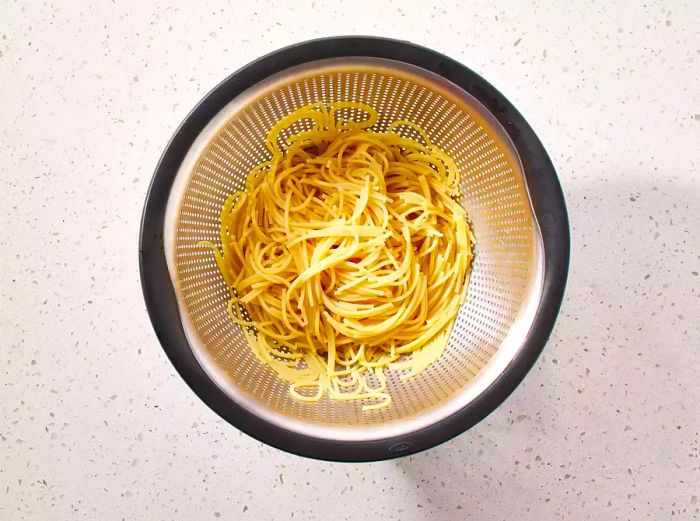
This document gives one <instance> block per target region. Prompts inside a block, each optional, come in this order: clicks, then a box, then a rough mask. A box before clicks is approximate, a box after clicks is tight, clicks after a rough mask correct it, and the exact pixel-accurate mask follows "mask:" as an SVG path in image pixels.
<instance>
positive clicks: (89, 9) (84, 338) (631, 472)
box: [0, 0, 700, 521]
mask: <svg viewBox="0 0 700 521" xmlns="http://www.w3.org/2000/svg"><path fill="white" fill-rule="evenodd" d="M624 3H626V4H627V5H626V6H625V5H619V6H613V5H611V4H612V2H597V3H594V4H590V5H583V3H581V2H577V4H581V5H580V7H578V8H577V9H574V8H572V7H569V6H568V4H570V2H546V1H542V2H538V3H533V4H528V5H526V3H525V2H520V1H517V2H516V1H511V2H506V3H505V4H506V5H503V6H501V7H498V8H493V7H489V6H488V5H486V4H487V3H483V5H482V3H481V2H469V3H464V2H450V3H442V4H441V7H439V8H431V7H429V6H428V4H427V3H426V2H403V3H402V7H401V8H397V7H392V6H391V4H392V3H390V2H368V3H365V2H359V1H358V2H342V3H341V2H336V3H328V4H326V3H324V2H322V1H321V0H316V1H314V2H311V1H306V2H304V1H298V2H293V3H291V4H289V5H288V6H285V5H282V4H280V3H275V5H274V6H273V5H272V4H270V5H263V4H260V3H259V4H258V5H257V6H255V5H253V3H250V4H243V3H240V2H209V1H205V2H191V3H190V5H189V7H184V4H185V3H184V2H172V3H170V4H169V5H166V4H164V3H160V5H156V4H157V3H156V2H141V1H128V2H113V3H108V2H90V1H71V2H68V1H65V2H64V1H48V2H38V1H37V2H13V1H9V2H5V3H4V5H3V7H2V8H1V9H0V78H1V80H0V266H1V268H2V269H1V270H0V332H1V334H0V519H1V520H3V521H6V520H7V521H12V520H23V519H32V520H34V519H36V520H49V519H50V520H63V519H90V520H101V521H107V520H122V519H124V520H141V519H143V520H174V519H185V520H204V519H228V520H240V519H251V520H252V519H255V520H267V519H276V520H282V519H290V518H293V519H299V520H316V519H319V520H320V519H323V520H324V521H335V520H345V519H358V514H360V513H361V516H360V518H362V519H367V520H374V519H382V520H390V519H396V520H402V521H411V520H423V519H436V520H440V521H452V520H465V519H474V520H496V519H498V520H501V519H502V520H510V519H537V520H542V519H567V520H570V519H596V520H600V519H606V520H607V519H634V520H636V519H654V520H659V519H672V518H673V519H694V518H698V517H699V516H700V514H699V511H700V510H699V509H700V453H699V447H698V438H699V437H700V432H699V431H700V411H699V409H700V406H699V404H700V383H699V382H700V379H699V377H698V375H700V329H699V325H698V324H699V322H700V276H699V275H698V272H699V271H700V257H699V254H700V234H699V233H698V227H699V226H700V174H699V173H698V171H699V170H700V81H699V79H700V4H699V3H698V2H693V1H688V2H680V1H668V2H666V3H657V2H651V1H649V2H646V3H645V5H644V6H642V5H641V2H622V4H624ZM488 4H490V2H488ZM343 33H355V34H357V33H364V34H377V35H385V36H392V37H397V38H402V39H408V40H412V41H415V42H417V43H421V44H424V45H427V46H429V47H433V48H435V49H437V50H439V51H442V52H445V53H447V54H449V55H451V56H453V57H454V58H457V59H459V60H461V61H463V62H464V63H465V64H466V65H468V66H470V67H472V68H473V69H475V70H476V71H477V72H479V73H481V74H482V75H483V76H485V77H486V78H487V79H488V80H489V81H491V82H492V83H493V84H494V85H496V87H497V88H499V89H500V90H501V91H502V92H503V93H504V94H505V95H506V96H507V97H509V98H510V99H511V101H513V102H514V103H515V105H516V106H517V107H518V108H519V109H520V110H521V111H522V112H523V114H524V115H525V117H526V118H527V119H528V120H529V122H530V124H531V125H532V126H533V128H534V129H535V130H536V131H537V133H538V134H539V136H540V138H541V139H542V141H543V142H544V144H545V146H546V147H547V149H548V150H549V152H550V154H551V156H552V159H553V161H554V163H555V166H556V167H557V170H558V172H559V175H560V178H561V181H562V184H563V187H564V191H565V194H566V197H567V201H568V205H569V211H570V218H571V223H572V239H573V245H572V264H571V274H570V282H569V286H568V290H567V296H566V301H565V303H564V306H563V309H562V312H561V315H560V318H559V322H558V323H557V326H556V328H555V331H554V334H553V336H552V339H551V340H550V342H549V344H548V346H547V348H546V350H545V352H544V355H543V356H542V357H541V358H540V360H539V361H538V363H537V365H536V366H535V369H534V370H533V371H532V372H531V373H530V374H529V375H528V377H527V378H526V380H525V382H524V383H523V385H522V386H520V387H519V388H518V389H517V390H516V392H515V393H514V394H513V395H512V396H511V397H510V398H509V399H508V400H507V401H506V402H505V403H504V404H503V405H502V406H501V407H500V408H499V409H498V410H497V411H496V412H494V413H493V414H491V415H490V416H489V417H488V418H487V419H486V420H485V421H483V422H482V423H481V424H479V425H478V426H476V427H475V428H473V429H472V430H471V431H469V432H467V433H466V434H464V435H462V436H460V437H458V438H457V439H455V440H453V441H451V442H449V443H447V444H445V445H443V446H441V447H438V448H436V449H433V450H430V451H428V452H425V453H422V454H419V455H416V456H413V457H409V458H406V459H400V460H397V461H391V462H384V463H378V464H364V465H349V464H331V463H321V462H315V461H310V460H306V459H302V458H299V457H295V456H291V455H287V454H285V453H282V452H279V451H277V450H274V449H271V448H268V447H266V446H263V445H261V444H260V443H258V442H256V441H254V440H252V439H250V438H248V437H247V436H245V435H243V434H241V433H239V432H238V431H236V430H235V429H234V428H233V427H231V426H229V425H228V424H226V423H224V422H223V421H222V420H220V419H219V418H218V417H217V416H216V415H215V414H214V413H213V412H212V411H210V410H209V409H208V408H207V407H206V406H205V405H204V404H203V403H201V402H200V401H199V400H198V399H197V398H196V397H195V396H194V394H193V393H192V392H191V391H190V390H189V389H188V388H187V386H186V385H185V384H184V382H183V381H182V380H181V379H180V378H179V377H178V376H177V375H176V374H175V372H174V370H173V368H172V366H171V365H170V363H169V362H168V360H167V359H166V357H165V355H164V354H163V351H162V349H161V348H160V346H159V344H158V342H157V340H156V338H155V335H154V333H153V331H152V329H151V325H150V323H149V321H148V318H147V315H146V311H145V307H144V303H143V299H142V296H141V288H140V284H139V273H138V264H137V237H138V231H139V218H140V214H141V208H142V204H143V200H144V195H145V191H146V188H147V186H148V182H149V179H150V177H151V173H152V171H153V168H154V166H155V164H156V161H157V159H158V157H159V154H160V152H161V150H162V149H163V147H164V145H165V143H166V142H167V140H168V139H169V137H170V135H171V134H172V132H173V131H174V129H175V128H176V126H177V125H178V124H179V122H180V121H181V120H182V119H183V117H184V116H185V115H186V113H187V112H188V111H189V109H190V108H191V107H192V106H193V105H194V104H195V103H196V102H197V101H198V100H199V99H200V98H201V97H202V96H203V95H204V94H205V93H206V92H207V91H208V90H209V89H210V88H212V87H213V86H214V85H215V84H216V83H217V82H219V81H220V80H221V79H222V78H224V77H225V76H226V75H228V74H229V73H230V72H232V71H233V70H235V69H236V68H238V67H239V66H241V65H243V64H245V63H246V62H248V61H250V60H251V59H253V58H255V57H257V56H259V55H261V54H263V53H266V52H268V51H271V50H273V49H275V48H278V47H280V46H283V45H286V44H289V43H293V42H295V41H299V40H304V39H308V38H312V37H316V36H322V35H329V34H343Z"/></svg>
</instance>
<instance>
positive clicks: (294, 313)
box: [206, 102, 474, 410]
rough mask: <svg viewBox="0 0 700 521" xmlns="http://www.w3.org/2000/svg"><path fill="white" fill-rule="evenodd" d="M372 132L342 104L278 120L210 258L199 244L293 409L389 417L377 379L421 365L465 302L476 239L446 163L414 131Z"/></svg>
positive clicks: (364, 116) (382, 383) (433, 355)
mask: <svg viewBox="0 0 700 521" xmlns="http://www.w3.org/2000/svg"><path fill="white" fill-rule="evenodd" d="M377 121H378V114H377V111H375V110H374V109H373V108H371V107H369V106H367V105H364V104H360V103H352V102H342V103H335V104H333V105H331V106H330V107H327V106H324V105H322V104H313V105H309V106H306V107H303V108H301V109H299V110H296V111H294V112H292V113H291V114H289V115H288V116H286V117H285V118H283V119H282V120H281V121H279V122H278V123H277V124H276V125H274V126H273V127H272V129H271V130H270V132H269V134H268V136H267V141H266V144H267V147H268V149H269V150H270V153H271V156H272V157H271V159H270V160H269V161H266V162H264V163H261V164H260V165H258V166H256V167H255V168H253V169H252V171H251V172H250V174H249V175H248V178H247V180H246V187H245V190H244V191H239V192H236V193H234V194H232V195H231V196H230V197H229V198H228V199H227V200H226V202H225V203H224V206H223V209H222V211H221V216H220V219H221V229H220V235H221V249H219V248H217V247H216V246H215V245H214V244H211V243H206V244H207V245H208V246H209V247H211V248H213V249H214V255H215V259H216V262H217V264H218V267H219V269H220V271H221V274H222V276H223V278H224V280H225V281H226V284H227V286H228V288H229V291H230V295H231V298H230V301H229V305H228V313H229V315H230V317H231V320H233V321H234V322H235V323H236V324H238V325H240V326H241V328H242V331H243V332H244V334H245V336H246V338H247V340H248V343H249V345H250V347H251V349H252V351H253V353H254V354H255V356H256V357H257V358H258V359H259V360H260V361H261V362H263V363H265V364H267V365H268V366H269V367H270V368H271V369H272V370H274V371H275V372H276V373H277V374H278V375H279V377H280V378H281V379H283V380H285V381H287V382H289V383H290V389H289V391H290V393H291V394H292V396H294V397H295V398H297V399H299V400H303V401H317V400H320V399H321V398H322V397H323V396H324V394H326V393H327V394H328V396H329V397H330V398H331V399H335V400H356V399H370V400H369V401H368V402H367V403H366V404H365V405H363V410H372V409H380V408H383V407H386V406H388V405H389V404H390V403H391V396H390V394H389V392H388V389H387V378H386V375H385V371H386V370H397V371H403V372H404V373H403V375H402V378H408V377H412V376H415V375H417V374H419V373H420V372H422V371H423V370H425V369H426V368H427V367H428V366H430V364H432V363H433V362H434V361H435V360H436V359H437V358H438V357H439V356H440V355H441V354H442V353H443V351H444V350H445V348H446V346H447V341H448V337H449V333H450V330H451V327H452V324H453V323H454V320H455V318H456V315H457V312H458V310H459V307H460V305H461V304H462V303H463V301H464V299H465V297H466V288H467V282H468V278H469V272H470V268H471V262H472V259H473V253H472V242H473V240H474V239H473V236H472V234H471V231H470V230H469V227H468V226H467V216H466V213H465V211H464V209H463V208H462V206H461V205H460V204H459V203H458V202H456V200H455V198H456V196H457V195H458V191H457V184H458V181H459V171H458V169H457V166H456V164H455V162H454V161H453V160H452V159H451V158H450V157H449V156H448V155H447V154H446V153H445V152H444V151H442V150H441V149H440V148H438V147H437V146H435V145H434V144H432V143H431V142H430V139H429V138H428V136H427V135H426V134H425V132H423V130H422V129H421V128H420V127H419V126H418V125H416V124H414V123H412V122H410V121H396V122H394V123H393V124H391V125H390V126H389V127H388V129H387V131H386V132H378V131H376V130H372V129H371V128H372V127H373V126H374V125H375V124H376V123H377ZM406 136H412V137H406Z"/></svg>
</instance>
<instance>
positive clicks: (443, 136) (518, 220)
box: [140, 37, 569, 461]
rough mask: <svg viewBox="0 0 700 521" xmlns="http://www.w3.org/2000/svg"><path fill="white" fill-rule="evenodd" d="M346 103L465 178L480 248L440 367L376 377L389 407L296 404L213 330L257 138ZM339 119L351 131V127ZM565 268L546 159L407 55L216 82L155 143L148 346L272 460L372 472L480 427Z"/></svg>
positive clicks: (538, 332) (522, 368)
mask: <svg viewBox="0 0 700 521" xmlns="http://www.w3.org/2000/svg"><path fill="white" fill-rule="evenodd" d="M337 101H356V102H362V103H366V104H369V105H371V106H373V107H375V108H376V109H377V110H378V112H379V121H378V122H377V124H376V126H375V128H376V129H377V130H380V131H381V130H386V128H387V126H388V125H389V124H390V123H392V122H393V121H395V120H406V119H407V120H411V121H414V122H415V123H417V124H419V125H420V126H421V127H422V128H423V129H425V131H426V133H427V134H428V135H429V137H430V139H431V140H432V141H433V142H434V143H436V144H437V145H439V146H440V147H442V148H443V149H444V150H446V151H447V152H448V153H450V154H451V155H452V157H453V158H454V159H455V161H456V162H457V165H458V166H459V168H460V171H461V175H462V178H461V183H460V189H461V202H462V204H463V205H464V207H465V208H466V210H467V212H468V214H469V217H470V219H471V222H472V226H473V231H474V234H475V237H476V257H475V260H474V265H473V270H472V275H471V280H470V283H469V290H468V297H467V300H466V302H465V304H464V305H463V306H462V308H461V310H460V312H459V315H458V318H457V320H456V323H455V325H454V328H453V330H452V333H451V336H450V340H449V345H448V347H447V349H446V351H445V353H444V354H443V355H442V356H441V357H440V359H439V360H438V361H437V362H435V363H434V364H433V365H432V366H431V367H430V368H429V369H427V370H426V371H425V372H423V373H422V374H420V375H419V376H417V377H415V378H412V379H407V380H402V379H401V378H400V377H399V375H397V374H392V373H391V372H389V373H388V389H389V392H390V393H391V395H392V397H393V403H392V405H391V406H390V407H389V408H386V409H381V410H377V411H367V412H363V411H362V402H361V401H342V402H341V401H332V400H329V399H328V398H327V397H324V398H323V399H322V400H321V401H320V402H317V403H308V402H301V401H298V400H295V399H294V398H292V397H291V396H290V395H289V393H288V384H286V383H285V382H283V381H281V380H279V379H278V378H277V376H276V375H275V373H274V372H273V371H272V370H270V369H269V368H268V367H266V366H265V365H263V364H261V363H260V362H258V361H257V360H256V359H255V357H254V355H253V354H252V352H251V350H250V349H249V347H248V346H247V344H246V341H245V339H244V336H243V335H242V332H241V330H240V329H239V328H238V326H236V325H234V324H233V323H232V322H231V320H230V319H229V317H228V315H227V313H226V304H227V301H228V293H227V290H226V287H225V284H224V282H223V280H222V278H221V276H220V274H219V272H218V269H217V266H216V263H215V262H214V259H213V256H212V253H211V251H210V250H208V249H207V248H202V247H201V246H199V245H198V242H199V241H201V240H209V241H213V242H218V240H219V234H218V230H219V219H218V216H219V212H220V210H221V207H222V205H223V202H224V200H225V199H226V197H227V196H228V195H229V194H230V193H231V192H232V191H235V190H240V189H241V188H242V187H243V183H244V180H245V177H246V175H247V173H248V172H249V171H250V169H251V168H252V167H253V166H255V165H256V164H258V163H260V162H261V161H264V160H267V159H269V153H268V151H267V149H266V147H265V135H266V134H267V132H268V130H269V129H270V128H271V127H272V125H273V124H274V123H275V122H276V121H278V120H279V119H280V118H282V117H283V116H284V115H286V114H288V113H289V112H291V111H293V110H294V109H296V108H299V107H301V106H304V105H307V104H309V103H313V102H323V103H326V104H331V103H333V102H337ZM349 116H351V117H352V114H349ZM568 262H569V228H568V221H567V214H566V207H565V204H564V199H563V195H562V192H561V188H560V186H559V182H558V180H557V177H556V173H555V171H554V168H553V166H552V164H551V162H550V160H549V158H548V157H547V154H546V152H545V150H544V148H543V146H542V144H541V143H540V141H539V140H538V139H537V137H536V136H535V134H534V132H533V131H532V129H531V128H530V127H529V126H528V124H527V123H526V122H525V120H524V119H523V117H522V116H521V115H520V114H519V113H518V112H517V110H516V109H515V108H514V107H513V106H512V105H511V104H510V103H509V102H508V101H507V100H506V99H505V98H504V97H503V96H502V95H501V94H500V93H499V92H498V91H497V90H496V89H494V88H493V87H492V86H491V85H490V84H489V83H487V82H486V81H485V80H483V79H482V78H481V77H479V76H478V75H477V74H475V73H474V72H472V71H471V70H469V69H467V68H466V67H464V66H463V65H461V64H459V63H457V62H455V61H454V60H451V59H449V58H447V57H445V56H443V55H441V54H438V53H436V52H434V51H431V50H429V49H425V48H423V47H419V46H416V45H413V44H410V43H406V42H401V41H395V40H388V39H380V38H366V37H343V38H330V39H322V40H314V41H310V42H306V43H301V44H298V45H294V46H292V47H287V48H285V49H282V50H279V51H276V52H273V53H272V54H269V55H267V56H265V57H263V58H261V59H259V60H257V61H255V62H253V63H251V64H250V65H248V66H246V67H244V68H243V69H241V70H239V71H238V72H236V73H234V74H232V75H231V76H229V77H228V78H227V79H226V80H225V81H224V82H223V83H221V84H220V85H219V86H217V87H216V88H215V89H214V90H213V91H212V92H210V93H209V94H208V95H207V96H206V97H205V98H204V99H203V100H202V101H201V102H200V103H199V105H197V106H196V107H195V108H194V110H193V111H192V112H191V113H190V114H189V115H188V116H187V118H186V119H185V121H184V122H183V123H182V125H181V126H180V128H179V129H178V130H177V132H176V133H175V135H174V136H173V138H172V140H171V141H170V143H169V144H168V146H167V148H166V150H165V152H164V154H163V156H162V158H161V159H160V162H159V164H158V167H157V168H156V172H155V175H154V177H153V181H152V183H151V186H150V189H149V192H148V196H147V200H146V206H145V209H144V214H143V221H142V225H141V237H140V267H141V279H142V284H143V291H144V294H145V299H146V306H147V308H148V311H149V313H150V317H151V321H152V323H153V326H154V328H155V330H156V333H157V335H158V338H159V340H160V342H161V344H162V346H163V348H164V350H165V352H166V353H167V355H168V357H169V358H170V360H171V361H172V363H173V364H174V366H175V368H176V369H177V371H178V372H179V373H180V375H182V377H183V378H184V380H185V381H186V382H187V383H188V384H189V385H190V387H191V388H192V389H193V390H194V391H195V392H196V393H197V394H198V395H199V396H200V398H201V399H202V400H204V402H206V403H207V404H208V405H209V406H210V407H211V408H212V409H213V410H214V411H216V412H217V413H218V414H219V415H220V416H221V417H223V418H224V419H226V420H227V421H229V422H230V423H231V424H233V425H235V426H236V427H238V428H239V429H241V430H242V431H244V432H246V433H248V434H249V435H251V436H253V437H255V438H257V439H259V440H261V441H263V442H265V443H268V444H270V445H273V446H275V447H278V448H280V449H283V450H286V451H289V452H293V453H297V454H301V455H305V456H310V457H314V458H320V459H328V460H338V461H369V460H379V459H387V458H391V457H396V456H401V455H406V454H410V453H413V452H416V451H419V450H423V449H426V448H428V447H431V446H434V445H436V444H438V443H441V442H443V441H445V440H447V439H449V438H451V437H453V436H455V435H457V434H459V433H461V432H463V431H465V430H466V429H468V428H469V427H471V426H472V425H474V424H475V423H476V422H478V421H479V420H481V419H482V418H484V417H485V416H486V415H487V414H489V413H490V412H491V411H493V410H494V409H495V408H496V407H497V406H498V405H499V404H500V403H501V402H502V401H503V400H504V399H505V398H506V397H507V396H508V394H510V393H511V392H512V391H513V389H514V388H515V387H516V386H517V385H518V383H519V382H520V381H521V380H522V378H523V377H524V376H525V374H526V372H527V371H528V370H529V369H530V367H531V366H532V365H533V363H534V362H535V360H536V358H537V356H538V354H539V353H540V351H541V350H542V348H543V346H544V344H545V342H546V339H547V337H548V336H549V334H550V332H551V330H552V327H553V325H554V321H555V318H556V315H557V312H558V309H559V306H560V304H561V300H562V296H563V292H564V286H565V283H566V276H567V270H568Z"/></svg>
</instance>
